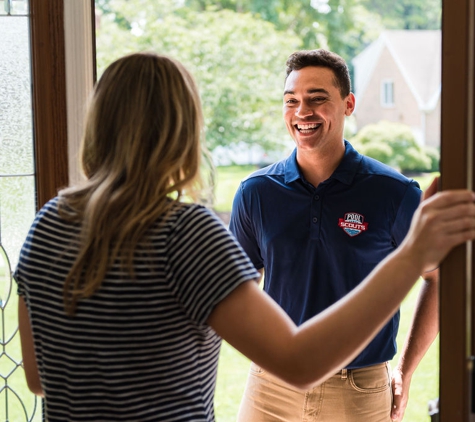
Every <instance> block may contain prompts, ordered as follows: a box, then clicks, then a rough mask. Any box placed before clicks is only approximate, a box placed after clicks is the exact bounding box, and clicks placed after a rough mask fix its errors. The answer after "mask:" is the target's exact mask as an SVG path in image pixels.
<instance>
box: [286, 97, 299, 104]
mask: <svg viewBox="0 0 475 422" xmlns="http://www.w3.org/2000/svg"><path fill="white" fill-rule="evenodd" d="M284 102H285V104H295V103H296V101H295V100H294V99H293V98H290V99H288V100H285V101H284Z"/></svg>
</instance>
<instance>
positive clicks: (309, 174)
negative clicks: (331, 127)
mask: <svg viewBox="0 0 475 422" xmlns="http://www.w3.org/2000/svg"><path fill="white" fill-rule="evenodd" d="M344 155H345V145H344V143H343V142H342V143H341V144H339V145H338V146H337V148H333V149H331V150H325V151H302V150H299V149H297V163H298V165H299V167H300V170H301V171H302V174H303V176H304V177H305V180H307V182H309V183H311V184H312V185H313V186H315V187H317V186H318V185H319V184H320V183H322V182H324V181H325V180H327V179H328V178H329V177H330V176H331V175H332V174H333V172H334V171H335V170H336V168H337V167H338V165H339V164H340V162H341V160H342V159H343V156H344Z"/></svg>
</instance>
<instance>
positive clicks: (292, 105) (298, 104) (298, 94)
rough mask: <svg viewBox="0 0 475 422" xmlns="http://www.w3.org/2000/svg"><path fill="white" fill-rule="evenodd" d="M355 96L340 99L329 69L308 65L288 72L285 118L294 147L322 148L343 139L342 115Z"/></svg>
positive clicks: (349, 110)
mask: <svg viewBox="0 0 475 422" xmlns="http://www.w3.org/2000/svg"><path fill="white" fill-rule="evenodd" d="M354 107H355V97H354V95H353V94H351V93H350V94H349V95H348V96H347V97H345V98H343V99H342V98H341V94H340V90H339V88H337V86H336V85H335V82H334V74H333V71H332V70H331V69H328V68H325V67H315V66H309V67H304V68H303V69H300V70H293V71H292V72H290V74H289V76H288V77H287V80H286V81H285V88H284V106H283V113H284V120H285V124H286V126H287V130H288V131H289V133H290V135H291V136H292V138H293V139H294V141H295V143H296V145H297V148H299V149H306V150H321V149H324V148H328V147H329V146H332V144H333V145H337V143H339V144H340V145H341V144H342V142H343V129H344V124H345V116H350V115H351V113H353V110H354Z"/></svg>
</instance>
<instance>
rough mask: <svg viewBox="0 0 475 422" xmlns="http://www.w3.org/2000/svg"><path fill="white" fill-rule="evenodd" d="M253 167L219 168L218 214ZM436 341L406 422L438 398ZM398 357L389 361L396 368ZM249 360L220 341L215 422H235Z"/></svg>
mask: <svg viewBox="0 0 475 422" xmlns="http://www.w3.org/2000/svg"><path fill="white" fill-rule="evenodd" d="M253 170H255V168H253V167H249V166H246V167H241V166H230V167H218V169H217V176H216V179H217V188H216V201H217V202H216V204H217V205H216V209H217V210H219V211H220V212H224V211H229V209H230V206H231V205H230V204H231V203H232V198H233V196H234V193H235V192H236V189H237V188H238V186H239V182H240V180H241V179H243V178H244V177H246V176H247V175H248V174H249V172H251V171H253ZM433 178H434V175H433V174H428V175H424V176H422V177H416V178H415V179H416V180H417V181H418V182H419V184H420V185H421V187H422V188H423V189H425V188H426V187H427V186H428V185H429V183H430V182H431V181H432V179H433ZM421 282H422V280H420V281H419V282H418V283H417V284H416V285H415V286H414V288H413V289H412V291H411V292H410V294H409V295H408V296H407V298H406V299H405V301H404V302H403V304H402V305H401V321H400V329H399V335H398V349H399V350H400V349H401V348H402V343H403V341H404V337H405V335H406V333H407V330H408V328H409V324H410V322H411V317H412V311H413V309H414V307H415V304H416V300H417V295H418V292H419V289H420V285H421ZM438 353H439V341H438V338H437V339H436V340H435V341H434V343H433V344H432V346H431V348H430V349H429V351H428V352H427V354H426V355H425V357H424V359H423V360H422V362H421V363H420V365H419V367H418V368H417V370H416V372H415V373H414V375H413V379H412V384H411V390H410V400H409V404H408V407H407V410H406V414H405V417H404V421H406V422H423V421H428V422H429V421H430V417H429V416H428V401H429V400H432V399H434V398H436V397H438V396H439V393H438V389H439V354H438ZM397 358H398V355H396V357H395V359H394V360H393V362H392V365H393V366H395V365H396V362H397ZM248 369H249V361H248V360H247V359H246V358H245V357H244V356H242V355H241V354H240V353H239V352H237V351H236V350H234V349H233V348H232V347H231V346H229V345H228V344H226V343H225V342H223V346H222V350H221V358H220V362H219V367H218V381H217V388H216V398H215V408H216V420H217V422H234V421H235V420H236V414H237V410H238V407H239V402H240V400H241V396H242V392H243V390H244V386H245V382H246V378H247V371H248Z"/></svg>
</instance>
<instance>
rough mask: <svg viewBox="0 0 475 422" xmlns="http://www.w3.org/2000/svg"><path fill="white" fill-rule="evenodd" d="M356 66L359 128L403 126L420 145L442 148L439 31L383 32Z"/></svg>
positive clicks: (355, 77)
mask: <svg viewBox="0 0 475 422" xmlns="http://www.w3.org/2000/svg"><path fill="white" fill-rule="evenodd" d="M352 63H353V66H354V80H353V85H354V86H353V89H354V92H355V95H356V110H355V118H356V125H357V129H361V128H362V127H363V126H365V125H367V124H370V123H377V122H379V121H380V120H389V121H392V122H400V123H404V124H407V125H408V126H410V127H411V129H412V131H413V133H414V135H415V137H416V139H417V141H418V142H419V143H420V144H421V145H428V146H432V147H439V146H440V93H441V33H440V31H438V30H388V31H383V32H382V33H381V35H380V37H379V38H378V39H377V40H376V41H374V42H373V43H371V44H370V45H369V46H368V47H366V49H364V50H363V51H362V52H361V53H360V54H359V55H358V56H356V57H355V58H354V59H353V61H352Z"/></svg>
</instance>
